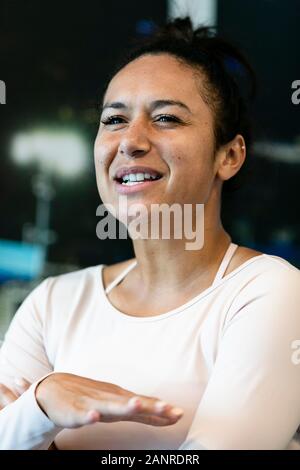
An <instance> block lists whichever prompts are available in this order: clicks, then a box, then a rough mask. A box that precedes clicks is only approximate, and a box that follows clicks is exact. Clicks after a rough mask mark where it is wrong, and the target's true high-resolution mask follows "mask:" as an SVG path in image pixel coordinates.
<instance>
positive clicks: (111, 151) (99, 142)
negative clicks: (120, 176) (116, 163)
mask: <svg viewBox="0 0 300 470" xmlns="http://www.w3.org/2000/svg"><path fill="white" fill-rule="evenodd" d="M114 155H115V146H114V145H113V144H112V143H111V142H106V141H105V139H104V138H102V137H101V138H99V137H97V138H96V140H95V145H94V162H95V168H96V172H97V171H99V172H101V171H103V170H106V169H108V167H109V165H110V163H111V161H112V160H113V157H114Z"/></svg>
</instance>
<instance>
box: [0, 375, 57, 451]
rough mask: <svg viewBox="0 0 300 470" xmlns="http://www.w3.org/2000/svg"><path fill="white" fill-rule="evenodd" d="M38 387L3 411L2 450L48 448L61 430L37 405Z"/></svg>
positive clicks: (32, 387)
mask: <svg viewBox="0 0 300 470" xmlns="http://www.w3.org/2000/svg"><path fill="white" fill-rule="evenodd" d="M35 387H36V384H33V385H32V386H31V387H30V388H29V389H28V390H27V391H26V392H25V393H23V395H21V396H20V397H19V398H18V400H16V401H15V402H13V403H11V404H10V405H8V406H6V407H5V408H4V409H3V410H2V411H1V412H0V449H1V450H29V449H31V450H47V449H48V448H49V447H50V445H51V443H52V442H53V441H54V438H55V436H56V435H57V434H58V433H59V432H60V431H61V430H62V428H60V427H58V426H56V425H55V424H54V423H53V422H52V421H50V420H49V418H47V416H46V415H45V414H44V413H43V411H42V410H41V409H40V407H39V406H38V404H37V401H36V399H35Z"/></svg>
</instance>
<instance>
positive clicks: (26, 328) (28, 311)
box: [0, 280, 61, 450]
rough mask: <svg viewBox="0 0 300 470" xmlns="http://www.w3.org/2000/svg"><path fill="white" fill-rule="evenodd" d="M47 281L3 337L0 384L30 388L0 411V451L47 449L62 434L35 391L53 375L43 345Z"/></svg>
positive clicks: (21, 310)
mask: <svg viewBox="0 0 300 470" xmlns="http://www.w3.org/2000/svg"><path fill="white" fill-rule="evenodd" d="M47 283H48V280H45V281H43V282H42V283H41V284H40V285H39V286H38V287H37V288H36V289H34V291H33V292H32V293H31V294H30V295H29V296H28V297H27V298H26V299H25V301H24V302H23V304H22V305H21V307H20V308H19V310H18V311H17V313H16V315H15V316H14V319H13V321H12V323H11V325H10V327H9V329H8V332H7V333H6V335H5V339H4V343H3V345H2V348H1V350H0V382H1V383H3V384H4V385H6V386H7V387H9V388H10V389H12V390H14V378H15V377H23V378H25V379H26V380H27V381H29V382H30V383H32V384H33V385H32V386H31V387H30V388H29V389H28V390H27V391H26V392H25V393H23V395H21V397H19V398H18V399H17V400H16V401H15V402H14V403H11V404H10V405H8V406H7V407H5V408H4V409H3V410H1V411H0V449H6V450H9V449H47V448H48V447H49V445H50V444H51V442H52V441H53V439H54V437H55V435H56V434H57V433H58V432H59V431H60V430H61V428H59V427H57V426H56V425H55V424H54V423H53V422H52V421H50V420H49V419H48V418H47V416H46V415H45V414H44V413H43V411H42V410H41V409H40V407H39V406H38V404H37V401H36V399H35V387H36V385H37V384H38V383H39V382H40V380H41V379H42V378H43V377H45V376H46V375H48V374H49V373H51V372H52V371H53V368H52V365H51V364H50V362H49V359H48V357H47V353H46V350H45V344H44V320H43V318H44V315H45V313H46V309H45V305H46V304H45V302H46V294H47Z"/></svg>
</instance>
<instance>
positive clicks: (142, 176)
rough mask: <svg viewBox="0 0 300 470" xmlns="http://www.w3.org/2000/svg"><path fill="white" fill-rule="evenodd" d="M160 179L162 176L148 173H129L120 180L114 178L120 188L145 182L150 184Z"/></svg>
mask: <svg viewBox="0 0 300 470" xmlns="http://www.w3.org/2000/svg"><path fill="white" fill-rule="evenodd" d="M161 178H162V175H158V174H157V175H155V176H154V175H150V174H149V173H129V174H127V175H124V176H122V177H121V178H115V180H116V181H117V183H119V184H122V186H135V185H138V184H141V183H145V182H152V181H156V180H159V179H161Z"/></svg>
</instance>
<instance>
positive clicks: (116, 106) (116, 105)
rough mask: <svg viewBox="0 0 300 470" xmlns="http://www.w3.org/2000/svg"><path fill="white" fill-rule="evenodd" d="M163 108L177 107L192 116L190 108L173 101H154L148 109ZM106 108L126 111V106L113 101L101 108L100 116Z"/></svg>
mask: <svg viewBox="0 0 300 470" xmlns="http://www.w3.org/2000/svg"><path fill="white" fill-rule="evenodd" d="M164 106H179V107H180V108H183V109H185V110H186V111H188V112H189V113H190V114H192V112H191V110H190V108H189V107H188V106H187V105H186V104H184V103H182V102H181V101H175V100H155V101H151V103H150V106H149V109H150V111H151V112H152V111H154V110H155V109H159V108H163V107H164ZM107 108H113V109H128V106H126V104H125V103H121V102H120V101H113V102H111V103H105V104H104V105H103V107H102V108H101V114H102V113H103V111H104V110H105V109H107Z"/></svg>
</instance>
